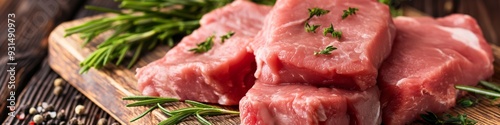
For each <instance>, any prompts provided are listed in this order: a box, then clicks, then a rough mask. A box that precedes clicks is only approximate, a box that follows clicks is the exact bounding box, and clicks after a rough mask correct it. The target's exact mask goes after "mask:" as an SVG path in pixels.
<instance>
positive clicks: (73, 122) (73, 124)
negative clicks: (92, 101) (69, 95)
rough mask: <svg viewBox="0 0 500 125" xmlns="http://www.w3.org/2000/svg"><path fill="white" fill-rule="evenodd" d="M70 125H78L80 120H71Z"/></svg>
mask: <svg viewBox="0 0 500 125" xmlns="http://www.w3.org/2000/svg"><path fill="white" fill-rule="evenodd" d="M68 124H69V125H78V119H77V118H71V120H69V122H68Z"/></svg>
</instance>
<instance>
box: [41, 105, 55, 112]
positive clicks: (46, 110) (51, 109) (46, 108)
mask: <svg viewBox="0 0 500 125" xmlns="http://www.w3.org/2000/svg"><path fill="white" fill-rule="evenodd" d="M43 110H44V111H45V112H49V111H54V106H52V105H47V106H46V107H45V108H44V109H43Z"/></svg>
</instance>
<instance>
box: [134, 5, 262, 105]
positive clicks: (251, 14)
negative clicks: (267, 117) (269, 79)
mask: <svg viewBox="0 0 500 125" xmlns="http://www.w3.org/2000/svg"><path fill="white" fill-rule="evenodd" d="M270 9H271V7H269V6H263V5H257V4H255V3H252V2H249V1H243V0H241V1H235V2H233V3H231V4H230V5H227V6H225V7H222V8H219V9H217V10H214V11H212V12H210V13H208V14H206V15H205V16H203V18H202V19H201V21H200V24H201V27H200V28H199V29H197V30H196V31H194V32H193V33H192V34H191V35H189V36H187V37H185V38H184V39H182V41H181V42H180V43H179V44H178V45H177V46H176V47H174V48H172V49H171V50H170V51H168V52H167V54H166V55H165V57H163V58H162V59H159V60H157V61H155V62H153V63H150V64H149V65H147V66H145V67H143V68H140V69H137V74H136V77H137V78H138V85H139V90H140V91H142V93H143V94H144V95H149V96H165V97H173V98H179V99H183V100H186V99H189V100H196V101H201V102H208V103H219V104H221V105H237V104H238V102H239V100H240V99H241V98H242V97H243V96H244V95H245V93H246V92H247V91H248V89H250V88H251V87H252V85H253V84H254V81H255V78H254V77H253V73H254V72H255V67H256V66H255V60H254V56H253V54H252V53H251V52H249V51H247V49H246V48H247V46H248V44H250V42H252V41H253V40H252V38H253V36H255V35H256V34H257V32H258V31H259V30H260V29H261V27H262V25H263V24H262V21H263V20H264V17H265V16H266V14H267V13H268V12H269V11H270ZM230 31H234V32H235V34H234V36H232V37H231V38H229V39H228V40H226V41H225V43H223V44H222V43H221V40H220V38H219V36H221V35H224V34H226V33H228V32H230ZM211 35H215V36H216V38H215V40H214V46H213V47H212V49H211V50H209V51H208V52H205V53H201V54H194V53H193V52H192V51H189V50H190V49H192V48H196V44H198V43H201V42H203V41H205V39H206V38H208V37H210V36H211Z"/></svg>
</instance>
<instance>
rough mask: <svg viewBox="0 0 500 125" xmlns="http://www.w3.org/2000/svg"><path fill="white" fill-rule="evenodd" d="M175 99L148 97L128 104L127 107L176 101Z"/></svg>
mask: <svg viewBox="0 0 500 125" xmlns="http://www.w3.org/2000/svg"><path fill="white" fill-rule="evenodd" d="M177 101H179V100H177V99H148V100H141V101H137V102H134V103H131V104H128V105H127V107H135V106H145V105H153V104H156V103H168V102H177Z"/></svg>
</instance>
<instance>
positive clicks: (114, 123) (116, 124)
mask: <svg viewBox="0 0 500 125" xmlns="http://www.w3.org/2000/svg"><path fill="white" fill-rule="evenodd" d="M111 125H120V123H116V122H113V123H112V124H111Z"/></svg>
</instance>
